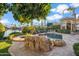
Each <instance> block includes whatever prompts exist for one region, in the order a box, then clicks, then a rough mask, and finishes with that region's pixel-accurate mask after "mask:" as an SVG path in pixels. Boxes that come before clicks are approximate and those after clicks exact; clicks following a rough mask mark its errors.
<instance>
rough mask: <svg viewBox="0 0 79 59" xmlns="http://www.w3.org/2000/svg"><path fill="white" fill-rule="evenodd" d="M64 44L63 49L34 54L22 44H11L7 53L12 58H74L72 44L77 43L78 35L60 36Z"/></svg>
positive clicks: (58, 48) (55, 48)
mask: <svg viewBox="0 0 79 59" xmlns="http://www.w3.org/2000/svg"><path fill="white" fill-rule="evenodd" d="M62 35H63V40H64V41H65V42H66V46H64V47H54V48H53V50H52V51H50V52H46V53H35V52H33V51H29V50H28V49H26V48H25V47H24V42H13V44H12V46H11V47H10V48H9V50H8V51H9V52H10V53H11V55H13V56H75V54H74V51H73V47H72V46H73V44H74V43H76V42H79V35H72V34H62Z"/></svg>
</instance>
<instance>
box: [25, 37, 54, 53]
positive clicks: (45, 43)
mask: <svg viewBox="0 0 79 59" xmlns="http://www.w3.org/2000/svg"><path fill="white" fill-rule="evenodd" d="M25 47H27V48H28V49H30V50H33V51H37V52H41V51H42V52H47V51H50V50H51V49H52V47H53V43H52V42H51V41H49V40H48V39H47V38H45V37H44V36H27V37H26V41H25Z"/></svg>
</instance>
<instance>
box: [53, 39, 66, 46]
mask: <svg viewBox="0 0 79 59" xmlns="http://www.w3.org/2000/svg"><path fill="white" fill-rule="evenodd" d="M54 45H55V46H57V47H61V46H64V45H65V42H64V40H55V41H54Z"/></svg>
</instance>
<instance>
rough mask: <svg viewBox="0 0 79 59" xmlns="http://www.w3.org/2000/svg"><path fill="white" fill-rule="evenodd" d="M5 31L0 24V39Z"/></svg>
mask: <svg viewBox="0 0 79 59" xmlns="http://www.w3.org/2000/svg"><path fill="white" fill-rule="evenodd" d="M5 30H6V28H5V26H4V25H3V24H1V23H0V38H3V36H4V32H5Z"/></svg>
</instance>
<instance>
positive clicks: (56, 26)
mask: <svg viewBox="0 0 79 59" xmlns="http://www.w3.org/2000/svg"><path fill="white" fill-rule="evenodd" d="M51 29H52V30H55V31H58V30H59V29H60V25H52V26H51Z"/></svg>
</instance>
